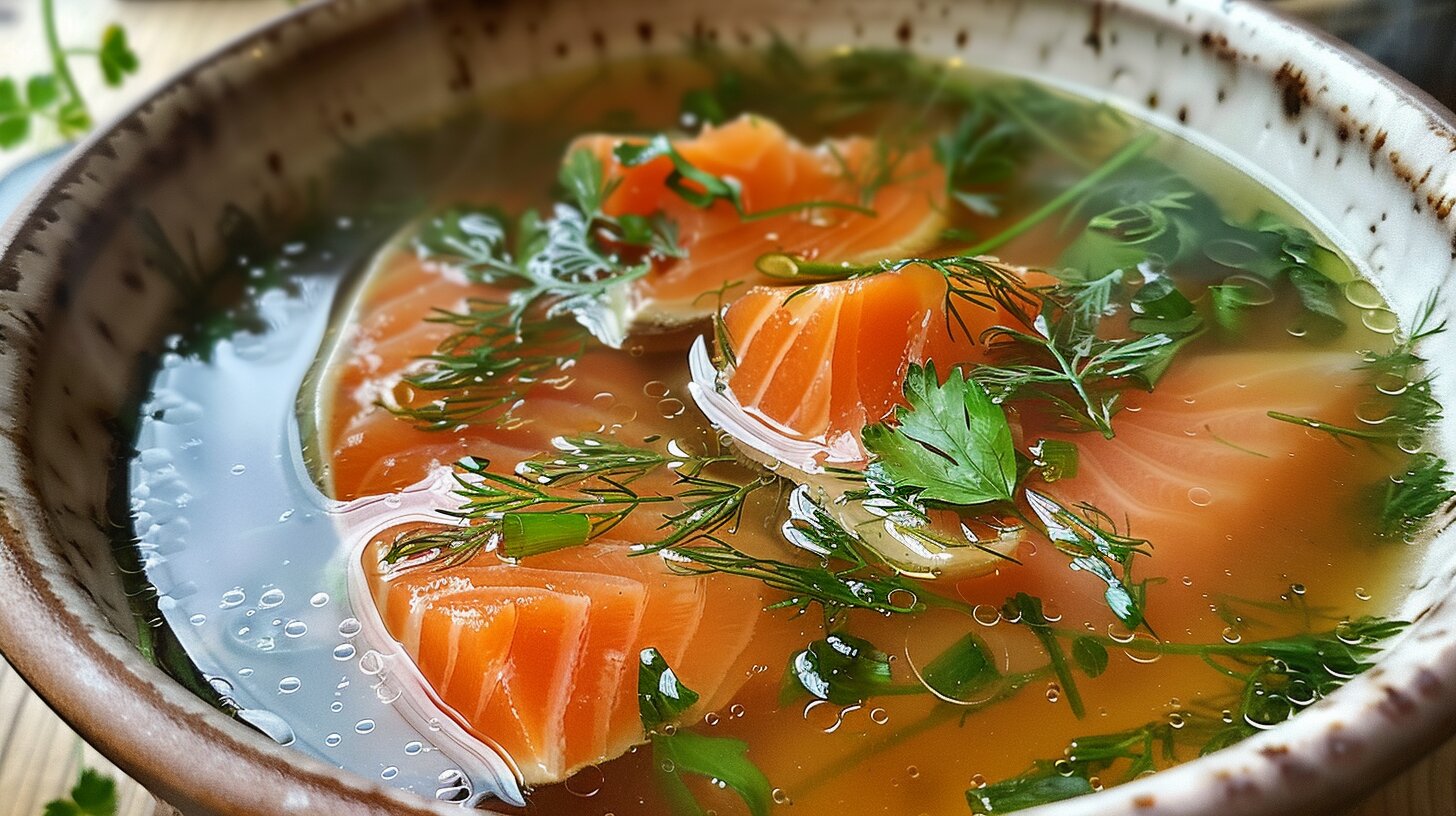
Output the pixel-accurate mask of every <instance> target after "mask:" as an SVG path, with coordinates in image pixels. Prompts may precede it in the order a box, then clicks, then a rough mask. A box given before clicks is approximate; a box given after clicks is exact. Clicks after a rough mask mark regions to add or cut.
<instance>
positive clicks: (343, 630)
mask: <svg viewBox="0 0 1456 816" xmlns="http://www.w3.org/2000/svg"><path fill="white" fill-rule="evenodd" d="M362 628H363V627H362V626H360V624H359V619H358V618H344V619H343V620H342V621H340V622H339V634H340V635H341V636H343V637H346V638H351V637H354V636H355V635H357V634H359V630H360V629H362Z"/></svg>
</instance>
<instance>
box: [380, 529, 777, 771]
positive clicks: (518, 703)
mask: <svg viewBox="0 0 1456 816" xmlns="http://www.w3.org/2000/svg"><path fill="white" fill-rule="evenodd" d="M406 529H408V528H399V527H396V528H394V530H393V531H392V532H393V533H399V532H402V531H404V530H406ZM386 540H390V536H385V537H382V538H381V539H379V540H377V541H376V542H374V544H373V545H372V546H370V547H366V548H365V551H364V553H363V554H362V556H361V562H360V564H359V566H360V568H361V570H362V572H363V575H364V578H365V581H366V583H367V585H368V588H369V592H370V595H371V596H372V598H373V601H374V606H375V608H376V609H377V610H378V612H379V616H380V620H381V621H382V623H383V625H384V628H385V629H386V630H387V632H388V634H389V636H390V637H392V638H393V639H394V640H395V641H397V642H398V643H399V645H400V647H401V648H402V649H403V651H404V652H405V654H407V655H408V656H409V658H410V659H411V661H412V662H413V664H414V666H415V667H416V668H417V669H418V672H419V675H420V677H421V678H422V679H423V681H424V682H425V683H426V684H427V685H428V689H422V690H421V691H428V692H432V696H433V697H434V699H435V700H436V701H437V702H438V704H440V705H441V706H443V707H444V709H445V710H446V712H447V713H448V714H449V715H450V716H451V717H452V719H454V720H455V721H456V722H457V723H458V724H460V725H461V726H462V727H464V728H465V729H466V730H467V731H468V732H469V733H470V734H471V735H473V736H474V737H476V738H477V739H479V740H481V741H482V742H486V743H487V744H490V745H493V746H495V747H496V748H497V749H498V750H500V751H501V752H502V753H504V754H505V755H506V756H508V757H510V758H511V760H512V761H513V762H514V764H515V766H516V770H517V773H518V774H519V775H520V778H521V780H522V781H523V782H524V783H525V784H527V785H536V784H544V783H548V782H554V781H559V780H561V779H565V778H566V777H568V776H570V775H571V774H572V773H575V772H576V771H577V770H580V769H581V768H583V767H586V766H587V765H591V764H595V763H599V762H603V761H605V760H607V759H611V758H613V757H615V756H618V755H620V754H622V753H623V752H625V751H626V750H627V749H628V748H630V747H631V746H632V745H635V744H637V743H639V742H641V741H643V739H644V738H645V735H644V734H643V731H642V724H641V720H640V717H639V714H638V702H637V694H636V689H637V669H638V655H639V654H640V653H641V652H642V650H644V649H647V648H648V647H652V648H656V649H657V650H658V651H659V652H661V653H662V655H663V657H664V658H665V659H666V660H667V661H668V663H669V664H670V665H672V666H673V668H674V670H675V671H676V672H677V674H678V676H679V677H681V678H682V680H683V682H684V683H686V684H687V685H688V686H689V687H691V688H693V689H694V690H696V691H698V693H699V694H700V695H701V700H700V701H699V703H698V704H697V705H696V706H695V707H694V708H693V709H692V710H690V711H689V712H687V714H686V715H685V717H684V719H685V720H689V721H690V720H691V719H692V718H694V717H697V716H701V714H702V713H703V712H705V711H708V710H711V709H713V708H716V707H720V706H722V705H725V704H726V703H727V702H728V700H729V699H730V698H731V697H732V695H733V694H734V693H735V692H736V691H737V690H738V688H739V687H741V686H742V684H743V683H744V682H745V681H746V680H747V678H748V676H749V666H748V665H747V662H746V661H747V657H746V656H745V651H746V649H747V646H748V643H749V641H750V640H751V639H752V638H753V636H754V633H755V631H756V621H757V620H758V614H757V613H758V611H759V610H761V608H762V606H763V603H764V602H763V600H762V599H761V598H760V597H759V592H758V585H757V584H756V583H754V582H751V581H732V580H727V581H725V580H723V579H721V578H717V579H714V578H708V577H691V576H683V575H676V574H673V573H671V572H670V571H669V570H668V568H667V566H666V565H665V564H664V562H663V561H662V559H661V558H660V557H658V556H640V557H632V556H629V555H628V549H627V547H625V546H623V545H620V544H612V543H598V544H593V545H591V546H588V547H583V548H579V549H576V550H570V551H563V552H559V553H552V554H550V555H547V556H542V557H539V558H534V559H531V560H530V562H529V563H528V564H512V563H506V562H502V561H499V560H496V559H495V558H494V557H492V556H488V555H481V556H478V557H477V558H476V559H475V560H473V561H471V562H469V563H467V564H465V565H462V566H457V567H453V568H450V569H448V570H443V571H441V570H434V569H431V568H430V567H428V566H424V567H417V568H395V569H388V568H385V567H383V566H382V563H381V561H380V555H381V547H382V546H383V544H384V541H386Z"/></svg>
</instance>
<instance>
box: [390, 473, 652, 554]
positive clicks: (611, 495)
mask: <svg viewBox="0 0 1456 816" xmlns="http://www.w3.org/2000/svg"><path fill="white" fill-rule="evenodd" d="M456 467H457V468H458V470H459V471H460V472H459V473H457V474H456V476H455V480H456V482H457V486H456V490H455V494H456V495H457V496H459V497H460V498H461V499H462V500H463V501H462V503H461V505H460V506H459V508H458V509H455V510H447V511H442V512H443V514H444V515H446V516H449V517H452V518H454V519H457V520H458V521H459V522H460V524H458V525H457V526H450V527H442V528H426V529H423V530H419V531H413V532H409V533H406V534H404V535H403V536H401V537H400V538H399V539H398V540H397V541H396V542H395V543H394V544H393V546H391V547H390V549H389V550H388V552H386V553H385V556H384V561H385V563H386V564H396V563H399V562H401V561H411V562H412V563H415V564H417V563H423V562H427V561H428V562H432V563H435V562H437V566H440V567H442V568H445V567H453V566H458V565H460V564H463V563H465V562H467V561H469V560H470V559H472V558H474V557H475V556H477V555H479V554H480V553H481V552H483V551H487V550H491V549H498V550H499V551H500V553H501V554H502V555H504V556H506V557H508V558H524V557H527V556H531V555H540V554H542V553H546V552H551V551H553V550H558V549H564V548H567V547H575V546H580V545H582V544H585V543H586V542H587V541H589V540H591V539H593V538H596V537H598V536H600V535H602V534H604V533H606V532H607V531H609V530H611V529H612V528H613V527H615V526H617V525H618V524H620V523H621V522H622V520H623V519H625V518H627V516H629V515H631V514H632V513H633V512H634V511H636V510H637V509H638V508H640V507H642V506H643V505H645V504H654V503H660V502H668V501H672V497H670V496H644V495H641V494H639V493H637V492H636V491H635V490H633V489H632V488H631V487H630V486H628V485H627V484H626V483H625V482H622V481H618V480H616V479H614V478H612V477H611V475H608V474H599V475H597V476H596V477H595V479H594V480H593V481H592V483H591V484H587V485H582V486H578V487H577V488H576V490H575V491H574V492H572V493H569V494H562V493H557V492H550V491H547V490H545V489H544V488H543V487H542V486H541V485H539V484H536V483H534V482H532V481H530V480H528V479H524V478H521V477H520V476H514V475H510V476H506V475H501V474H498V473H492V472H490V470H489V467H490V462H489V461H487V460H485V459H477V458H474V457H467V458H466V459H462V460H461V461H460V462H459V463H457V464H456ZM415 559H419V560H418V561H417V562H416V561H415Z"/></svg>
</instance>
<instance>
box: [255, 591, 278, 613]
mask: <svg viewBox="0 0 1456 816" xmlns="http://www.w3.org/2000/svg"><path fill="white" fill-rule="evenodd" d="M282 603H283V590H281V589H279V588H278V587H272V588H270V589H266V590H264V591H263V594H262V595H259V596H258V607H259V608H260V609H272V608H273V607H275V606H278V605H280V604H282Z"/></svg>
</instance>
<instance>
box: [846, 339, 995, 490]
mask: <svg viewBox="0 0 1456 816" xmlns="http://www.w3.org/2000/svg"><path fill="white" fill-rule="evenodd" d="M904 392H905V399H906V401H907V402H909V404H910V405H909V408H905V407H900V408H896V409H895V421H896V423H897V424H896V425H895V426H893V427H892V426H889V425H885V424H877V425H870V426H867V427H866V428H865V429H864V434H863V436H864V444H865V448H866V450H868V451H869V452H870V453H871V454H873V456H874V457H875V461H874V463H873V464H872V465H871V468H870V473H869V475H870V477H871V478H881V479H882V480H884V481H889V482H892V483H893V484H895V485H897V486H906V487H913V488H914V489H916V490H918V491H919V492H920V497H921V498H922V499H925V500H927V501H937V502H943V503H946V504H954V505H961V506H966V505H975V504H986V503H988V502H995V501H1010V499H1011V497H1012V493H1013V491H1014V490H1015V488H1016V453H1015V450H1014V448H1013V447H1012V442H1011V426H1010V425H1009V424H1008V423H1007V421H1006V413H1005V412H1004V411H1003V410H1002V409H1001V407H1000V406H999V405H997V404H996V403H994V402H992V401H991V398H990V397H989V396H987V395H986V391H985V389H983V388H982V387H981V386H980V385H979V384H977V383H975V382H974V381H968V380H967V379H966V377H965V375H964V374H963V373H962V372H961V370H960V369H959V368H953V369H951V372H950V375H949V376H948V377H947V378H946V381H945V383H944V384H941V382H940V380H939V377H938V376H937V375H936V371H935V364H934V363H933V362H932V363H929V364H927V365H925V366H923V367H922V366H918V365H911V366H910V369H909V371H908V372H907V373H906V374H905V385H904Z"/></svg>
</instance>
